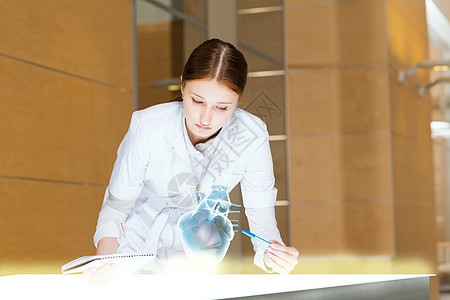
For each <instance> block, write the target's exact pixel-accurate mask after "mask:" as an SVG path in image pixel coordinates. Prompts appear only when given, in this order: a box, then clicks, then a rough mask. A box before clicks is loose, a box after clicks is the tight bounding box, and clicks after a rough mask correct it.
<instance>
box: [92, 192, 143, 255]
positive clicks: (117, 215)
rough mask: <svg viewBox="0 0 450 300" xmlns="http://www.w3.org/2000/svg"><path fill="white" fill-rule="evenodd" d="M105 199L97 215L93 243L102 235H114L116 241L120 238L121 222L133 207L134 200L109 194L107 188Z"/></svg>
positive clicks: (121, 232)
mask: <svg viewBox="0 0 450 300" xmlns="http://www.w3.org/2000/svg"><path fill="white" fill-rule="evenodd" d="M105 197H106V199H105V201H104V203H103V205H102V209H101V210H100V213H99V215H98V221H97V228H96V231H95V234H94V245H95V247H97V244H98V241H99V240H101V239H102V238H104V237H114V238H116V239H117V240H118V241H119V240H120V239H121V238H122V234H123V229H122V224H123V223H125V220H126V218H127V216H128V214H129V213H130V211H131V209H132V208H133V206H134V204H135V202H136V200H122V199H118V198H116V197H114V196H113V195H111V194H110V193H109V192H108V190H107V191H106V195H105Z"/></svg>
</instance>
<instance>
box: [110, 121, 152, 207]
mask: <svg viewBox="0 0 450 300" xmlns="http://www.w3.org/2000/svg"><path fill="white" fill-rule="evenodd" d="M148 134H149V132H148V131H147V130H146V129H145V126H144V124H143V122H142V121H141V118H140V113H139V112H134V113H133V116H132V118H131V123H130V128H129V129H128V132H127V134H126V135H125V137H124V139H123V141H122V143H121V144H120V146H119V150H118V151H117V159H116V162H115V163H114V168H113V171H112V174H111V179H110V182H109V186H108V188H109V192H110V193H111V194H113V195H114V196H115V197H117V198H119V199H123V200H132V199H136V198H138V197H139V195H140V194H141V192H142V188H143V186H144V181H145V172H146V169H147V166H148V162H149V159H150V144H149V138H148Z"/></svg>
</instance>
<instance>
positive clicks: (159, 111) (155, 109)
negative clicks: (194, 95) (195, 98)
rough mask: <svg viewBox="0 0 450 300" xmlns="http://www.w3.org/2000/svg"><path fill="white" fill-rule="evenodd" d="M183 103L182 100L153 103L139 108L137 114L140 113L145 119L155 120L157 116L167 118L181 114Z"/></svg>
mask: <svg viewBox="0 0 450 300" xmlns="http://www.w3.org/2000/svg"><path fill="white" fill-rule="evenodd" d="M182 105H183V103H182V102H180V101H173V102H167V103H161V104H156V105H152V106H150V107H147V108H145V109H142V110H138V111H136V112H135V114H136V113H137V114H139V116H140V118H141V119H143V120H145V119H149V120H154V119H155V118H167V117H168V116H170V115H172V114H173V115H174V114H180V113H181V109H182Z"/></svg>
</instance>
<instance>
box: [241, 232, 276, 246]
mask: <svg viewBox="0 0 450 300" xmlns="http://www.w3.org/2000/svg"><path fill="white" fill-rule="evenodd" d="M241 232H242V233H243V234H245V235H246V236H249V237H254V238H257V239H260V240H261V241H263V242H266V243H267V244H269V245H270V244H272V243H271V242H269V241H266V240H265V239H263V238H261V237H259V236H257V235H256V234H254V233H251V232H250V231H247V230H244V229H241Z"/></svg>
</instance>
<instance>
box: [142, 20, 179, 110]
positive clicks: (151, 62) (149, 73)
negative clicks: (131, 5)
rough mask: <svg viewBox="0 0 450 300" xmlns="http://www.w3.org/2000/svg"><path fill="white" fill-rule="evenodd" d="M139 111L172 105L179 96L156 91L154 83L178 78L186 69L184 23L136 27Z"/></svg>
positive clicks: (170, 22) (158, 89) (168, 22)
mask: <svg viewBox="0 0 450 300" xmlns="http://www.w3.org/2000/svg"><path fill="white" fill-rule="evenodd" d="M136 31H137V69H138V103H139V105H138V108H139V109H144V108H147V107H149V106H152V105H155V104H159V103H164V102H168V101H170V100H171V99H172V98H173V97H175V96H176V95H178V94H179V93H173V92H170V91H169V90H167V89H163V88H157V87H154V86H153V83H154V82H155V81H158V80H163V79H168V78H179V77H180V75H181V70H182V67H183V59H184V53H183V22H181V21H176V20H175V21H161V22H154V23H138V24H137V28H136Z"/></svg>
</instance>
